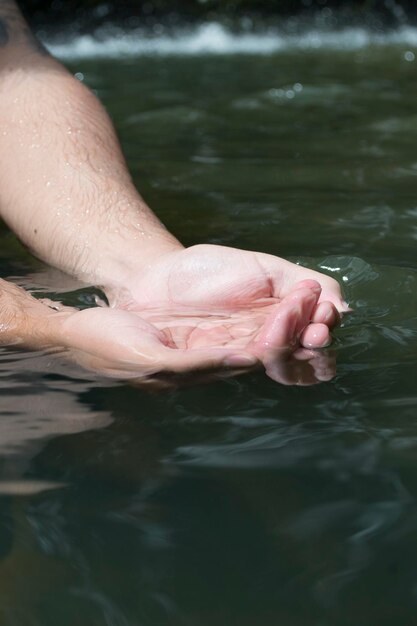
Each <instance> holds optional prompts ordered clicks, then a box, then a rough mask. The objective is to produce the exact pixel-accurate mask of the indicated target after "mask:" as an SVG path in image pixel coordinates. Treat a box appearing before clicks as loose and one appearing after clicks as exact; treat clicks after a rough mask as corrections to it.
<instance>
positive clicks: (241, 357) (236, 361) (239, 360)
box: [223, 354, 258, 367]
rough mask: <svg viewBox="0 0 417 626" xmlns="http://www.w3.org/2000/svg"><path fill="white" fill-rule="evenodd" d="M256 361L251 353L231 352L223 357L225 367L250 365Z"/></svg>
mask: <svg viewBox="0 0 417 626" xmlns="http://www.w3.org/2000/svg"><path fill="white" fill-rule="evenodd" d="M257 362H258V359H257V358H256V357H255V356H252V355H251V354H232V355H231V356H228V357H226V358H225V359H224V361H223V363H224V365H226V367H251V366H252V365H255V364H256V363H257Z"/></svg>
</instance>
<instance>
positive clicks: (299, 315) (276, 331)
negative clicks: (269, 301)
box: [250, 283, 320, 361]
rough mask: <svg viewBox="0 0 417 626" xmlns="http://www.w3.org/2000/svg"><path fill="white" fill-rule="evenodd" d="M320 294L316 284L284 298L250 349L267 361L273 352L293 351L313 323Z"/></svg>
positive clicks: (304, 287) (303, 287)
mask: <svg viewBox="0 0 417 626" xmlns="http://www.w3.org/2000/svg"><path fill="white" fill-rule="evenodd" d="M319 296H320V286H319V285H317V283H316V284H313V285H310V286H302V287H301V288H300V289H295V290H294V291H293V292H292V293H291V294H290V295H288V296H287V297H286V298H284V300H283V301H282V302H280V303H279V304H277V305H276V307H274V311H273V312H272V313H271V314H270V315H269V317H268V318H267V320H266V322H265V325H264V326H263V328H262V329H261V331H260V333H259V335H258V337H257V338H256V339H255V340H254V341H253V342H252V344H251V345H250V350H251V352H252V353H253V354H255V355H256V356H258V357H260V358H262V360H264V361H265V358H271V356H272V355H274V353H281V354H283V353H288V352H291V351H293V350H294V349H295V348H296V346H297V345H298V344H299V338H300V335H301V333H302V331H303V330H304V328H305V327H306V326H307V325H308V324H309V322H310V319H311V315H312V313H313V311H314V309H315V307H316V305H317V301H318V299H319Z"/></svg>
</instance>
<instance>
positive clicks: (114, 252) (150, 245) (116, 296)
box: [95, 230, 184, 307]
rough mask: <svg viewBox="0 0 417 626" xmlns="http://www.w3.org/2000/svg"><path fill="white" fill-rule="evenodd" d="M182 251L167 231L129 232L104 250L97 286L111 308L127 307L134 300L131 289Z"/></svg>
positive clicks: (178, 243) (99, 266)
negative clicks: (103, 293)
mask: <svg viewBox="0 0 417 626" xmlns="http://www.w3.org/2000/svg"><path fill="white" fill-rule="evenodd" d="M183 249H184V246H183V245H182V244H181V243H180V242H179V241H178V240H177V239H175V237H173V236H172V235H171V234H170V233H169V232H168V231H166V230H161V231H160V232H158V233H155V232H153V233H149V232H147V233H144V232H143V231H141V232H140V233H137V232H136V233H135V232H130V233H129V236H125V237H123V238H121V240H120V241H119V242H118V244H117V245H113V246H111V250H108V247H103V254H102V257H101V262H99V264H98V272H97V276H96V280H95V282H96V284H99V285H100V286H101V287H102V289H103V290H104V292H105V294H106V297H107V299H108V301H109V303H110V306H112V307H121V306H125V305H127V303H128V302H129V301H130V300H131V299H132V288H133V287H134V286H135V285H136V284H137V283H138V282H139V281H140V279H141V278H142V277H143V276H145V275H146V274H148V273H149V272H152V269H153V267H154V266H155V265H156V264H157V263H158V262H159V261H160V260H161V259H162V258H163V257H165V256H167V255H169V254H172V253H174V252H176V251H180V250H183Z"/></svg>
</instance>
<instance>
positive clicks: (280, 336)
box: [58, 280, 334, 386]
mask: <svg viewBox="0 0 417 626" xmlns="http://www.w3.org/2000/svg"><path fill="white" fill-rule="evenodd" d="M320 292H321V289H320V286H319V285H318V283H316V282H315V281H312V280H307V281H303V282H301V283H299V284H298V285H296V288H295V289H294V290H293V291H291V292H290V293H289V294H288V295H287V296H286V297H285V298H284V299H283V300H282V302H280V303H278V304H275V305H272V306H271V305H269V306H268V307H267V311H268V313H265V311H264V310H263V309H262V310H261V313H260V317H261V321H259V320H258V319H257V318H256V317H253V316H252V311H251V315H250V316H249V317H245V316H242V315H241V314H240V313H239V314H238V315H236V316H235V318H233V316H225V315H224V314H222V315H217V316H215V315H213V314H212V313H210V314H206V313H202V312H200V313H193V315H189V317H188V318H185V317H184V316H177V317H174V316H173V315H172V316H169V315H168V316H167V315H166V314H161V313H155V312H153V311H151V310H149V311H147V312H146V319H145V317H143V316H139V315H138V314H137V313H135V312H131V311H122V310H120V309H103V308H95V309H87V310H84V311H78V312H75V313H72V314H71V315H69V316H67V313H65V314H64V315H65V316H66V317H65V319H64V320H63V324H62V329H61V331H60V336H61V340H62V339H63V343H64V345H65V346H66V347H68V348H69V349H70V350H71V352H72V354H73V356H74V357H75V358H76V360H77V361H78V362H79V363H81V364H82V365H83V366H84V367H87V368H89V369H92V370H95V371H97V372H99V373H101V374H105V375H108V376H114V377H117V378H127V379H130V380H132V381H134V382H135V383H136V384H142V383H143V384H149V383H152V382H154V383H155V384H156V385H157V386H158V379H159V381H160V379H161V376H162V377H168V378H169V376H170V375H177V376H178V375H181V376H182V377H184V376H190V375H195V374H196V373H197V374H200V375H204V376H206V375H208V376H209V377H210V376H213V375H217V374H219V373H220V374H221V373H222V372H223V373H224V372H225V371H229V372H230V373H240V372H242V371H245V370H247V369H248V368H251V367H253V366H255V365H256V364H263V365H264V367H265V369H266V372H267V374H268V375H269V376H270V377H271V378H272V379H274V380H276V381H277V382H280V383H282V384H286V385H288V384H314V383H316V382H320V380H327V379H329V378H331V377H332V375H333V373H334V364H333V363H331V362H330V361H329V359H328V358H327V357H326V356H325V355H321V354H318V353H315V352H312V351H309V350H306V349H304V348H300V340H301V337H302V336H303V335H304V334H305V332H306V330H305V329H306V327H308V325H309V322H310V319H311V317H312V314H313V311H315V310H316V307H317V302H318V299H319V297H320ZM58 315H59V314H58ZM311 326H318V327H321V326H323V332H322V335H321V341H324V342H328V338H329V337H328V327H327V326H324V325H322V324H312V325H311ZM159 386H161V385H159Z"/></svg>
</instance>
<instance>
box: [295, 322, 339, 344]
mask: <svg viewBox="0 0 417 626" xmlns="http://www.w3.org/2000/svg"><path fill="white" fill-rule="evenodd" d="M331 342H332V338H331V336H330V331H329V327H328V326H326V324H309V325H308V326H306V328H305V329H304V330H303V332H302V333H301V336H300V344H301V345H302V346H304V347H305V348H311V349H317V348H325V347H326V346H329V345H330V344H331Z"/></svg>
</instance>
